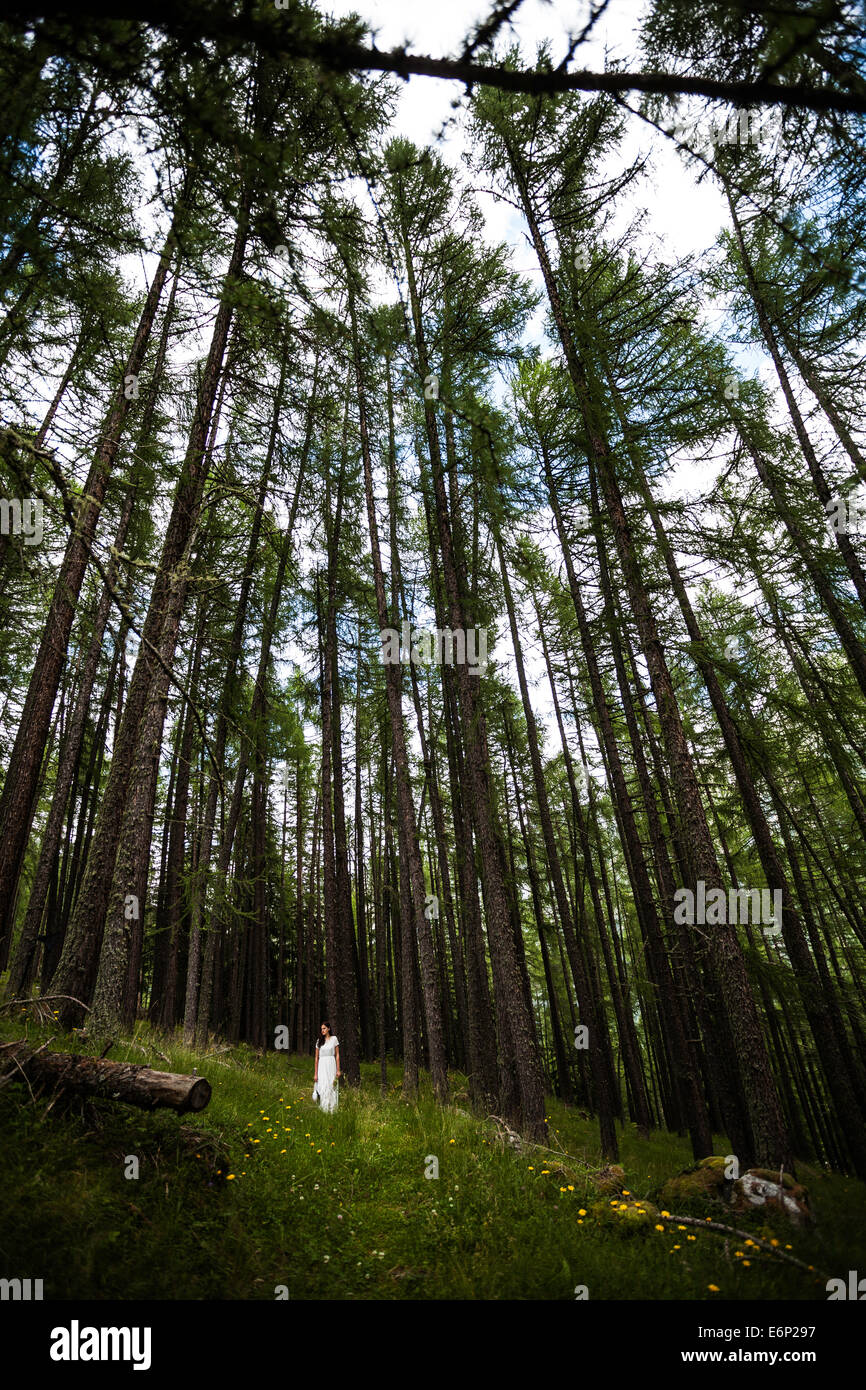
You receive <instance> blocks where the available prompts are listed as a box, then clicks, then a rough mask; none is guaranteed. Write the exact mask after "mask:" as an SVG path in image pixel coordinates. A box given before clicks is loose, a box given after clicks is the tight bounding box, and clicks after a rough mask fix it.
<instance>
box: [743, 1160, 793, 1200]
mask: <svg viewBox="0 0 866 1390" xmlns="http://www.w3.org/2000/svg"><path fill="white" fill-rule="evenodd" d="M749 1172H750V1173H754V1175H755V1177H756V1178H763V1179H764V1181H765V1182H775V1183H778V1181H779V1174H778V1172H776V1171H775V1170H774V1169H772V1168H750V1169H749ZM782 1186H783V1187H784V1189H785V1191H786V1192H790V1193H791V1195H792V1196H795V1197H797V1198H798V1200H802V1199H803V1198H805V1197H806V1196H807V1195H808V1194H807V1190H806V1188H805V1187H803V1185H802V1183H799V1182H797V1179H796V1178H793V1177H792V1176H791V1174H790V1173H783V1174H782Z"/></svg>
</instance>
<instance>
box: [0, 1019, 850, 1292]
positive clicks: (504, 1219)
mask: <svg viewBox="0 0 866 1390" xmlns="http://www.w3.org/2000/svg"><path fill="white" fill-rule="evenodd" d="M25 1031H26V1033H27V1035H28V1036H29V1037H30V1038H31V1039H33V1040H36V1041H42V1040H44V1039H45V1038H46V1037H47V1036H49V1034H48V1032H47V1031H46V1030H44V1029H42V1028H40V1027H39V1026H37V1025H34V1024H33V1023H32V1022H29V1023H28V1021H27V1018H26V1016H24V1015H22V1016H21V1017H20V1019H19V1020H16V1021H14V1022H12V1021H10V1019H9V1016H8V1015H6V1016H4V1018H3V1019H2V1021H0V1038H2V1039H4V1040H8V1039H10V1038H12V1037H20V1036H22V1035H23V1034H24V1033H25ZM136 1041H137V1043H138V1046H136V1045H135V1044H131V1043H129V1042H126V1043H124V1042H121V1043H119V1044H117V1045H116V1046H115V1047H114V1048H113V1049H112V1051H111V1054H110V1055H111V1057H112V1058H113V1059H114V1060H117V1061H132V1062H143V1061H146V1062H148V1063H149V1064H150V1065H153V1066H156V1067H160V1068H163V1067H164V1068H165V1069H166V1070H172V1071H179V1072H189V1071H191V1070H192V1068H193V1067H194V1066H196V1067H197V1068H198V1071H199V1074H200V1075H204V1076H206V1077H207V1078H208V1080H209V1081H210V1082H211V1085H212V1087H213V1097H212V1100H211V1103H210V1105H209V1107H208V1108H207V1110H205V1111H203V1112H202V1113H201V1114H199V1115H191V1116H186V1117H183V1118H181V1119H178V1117H177V1116H175V1115H173V1114H170V1113H167V1112H164V1111H157V1112H155V1113H153V1114H149V1113H145V1112H143V1111H139V1110H134V1109H132V1108H129V1107H127V1106H123V1105H119V1104H117V1105H112V1104H110V1103H108V1102H96V1103H94V1104H90V1105H87V1106H83V1105H82V1103H81V1102H75V1103H71V1104H69V1105H68V1106H67V1107H66V1108H65V1109H64V1108H63V1107H62V1106H61V1104H55V1105H53V1106H52V1107H51V1108H50V1109H49V1108H48V1100H47V1098H44V1097H43V1098H40V1099H39V1100H37V1101H36V1102H35V1103H34V1102H33V1101H32V1100H31V1098H30V1096H29V1095H28V1092H27V1088H26V1087H25V1086H24V1085H23V1084H18V1083H15V1084H12V1085H7V1086H4V1087H3V1088H2V1089H0V1193H2V1203H0V1275H2V1276H4V1277H15V1276H18V1277H22V1278H26V1277H30V1278H42V1279H43V1280H44V1291H45V1297H46V1298H51V1299H55V1298H59V1299H76V1300H77V1299H86V1298H127V1299H137V1298H160V1299H168V1298H186V1299H249V1298H253V1299H255V1298H262V1299H273V1298H274V1297H275V1290H276V1287H277V1286H279V1285H284V1286H286V1287H287V1289H288V1294H289V1297H290V1298H293V1299H298V1298H323V1297H328V1298H350V1299H351V1298H369V1299H446V1298H454V1299H507V1298H517V1299H573V1298H574V1297H575V1287H576V1286H577V1285H585V1286H586V1288H587V1290H588V1295H589V1298H590V1299H707V1300H712V1299H714V1298H722V1299H821V1300H825V1299H826V1297H827V1295H826V1291H825V1287H824V1285H825V1280H826V1278H827V1277H828V1276H830V1275H834V1276H835V1275H841V1276H842V1277H847V1271H848V1270H849V1269H857V1268H858V1262H859V1266H860V1267H862V1266H863V1263H864V1252H866V1187H864V1185H863V1184H862V1183H858V1182H856V1181H854V1180H853V1179H848V1178H845V1177H843V1176H839V1175H835V1174H826V1173H823V1172H820V1171H818V1170H815V1169H810V1168H808V1167H807V1166H806V1165H799V1166H798V1177H799V1179H800V1181H802V1182H804V1183H805V1184H806V1185H807V1187H808V1188H809V1192H810V1199H811V1204H812V1208H813V1210H814V1212H815V1214H816V1216H817V1222H816V1224H815V1226H814V1227H811V1228H809V1229H807V1230H800V1231H798V1230H794V1229H793V1228H791V1227H789V1226H788V1225H787V1223H785V1222H784V1221H783V1220H782V1218H779V1217H777V1218H774V1219H773V1220H771V1221H770V1222H768V1221H767V1219H766V1217H763V1218H762V1217H760V1216H758V1215H756V1216H750V1217H748V1218H731V1217H730V1216H729V1215H728V1214H727V1211H726V1209H725V1208H724V1207H722V1206H720V1205H718V1204H716V1205H713V1204H710V1203H705V1204H703V1205H700V1204H698V1205H697V1206H693V1207H692V1208H691V1209H690V1210H691V1214H697V1215H702V1216H705V1215H712V1216H714V1217H715V1218H716V1219H718V1220H721V1221H727V1222H729V1224H732V1225H740V1226H741V1227H743V1229H747V1230H748V1231H749V1232H750V1233H751V1234H752V1235H753V1236H755V1237H756V1238H757V1237H763V1238H771V1237H772V1238H776V1239H778V1240H779V1241H780V1242H781V1245H782V1246H783V1247H784V1246H785V1245H790V1246H791V1247H792V1251H791V1253H793V1254H795V1255H796V1256H798V1257H799V1258H800V1259H803V1260H804V1261H805V1262H806V1263H808V1264H812V1265H814V1266H815V1271H814V1272H813V1273H809V1272H807V1271H805V1270H800V1269H797V1268H794V1267H791V1266H786V1265H783V1264H782V1263H780V1262H779V1261H778V1260H777V1259H775V1258H774V1257H772V1256H769V1255H766V1256H765V1255H760V1254H753V1255H752V1258H751V1261H750V1265H749V1267H745V1265H744V1260H743V1258H740V1257H737V1255H736V1254H735V1251H737V1250H744V1245H743V1242H742V1240H739V1239H737V1238H734V1237H731V1238H730V1239H727V1238H720V1237H719V1236H716V1235H712V1234H710V1233H709V1232H705V1231H701V1230H695V1229H693V1228H691V1227H689V1228H688V1229H687V1230H677V1229H676V1225H677V1223H676V1222H675V1221H672V1220H667V1219H666V1220H664V1221H659V1223H658V1224H661V1225H663V1227H664V1230H663V1231H658V1230H656V1229H655V1225H656V1222H655V1220H652V1221H649V1222H647V1223H645V1225H643V1226H642V1227H640V1228H638V1229H634V1228H633V1225H632V1223H631V1222H628V1221H627V1220H626V1219H624V1218H619V1217H618V1216H617V1215H616V1214H615V1213H614V1211H613V1209H612V1208H611V1207H610V1205H609V1201H608V1200H607V1199H606V1200H605V1208H606V1209H605V1210H604V1211H602V1210H601V1208H600V1207H599V1206H598V1203H599V1197H598V1194H597V1192H596V1190H595V1188H594V1187H593V1185H592V1183H591V1181H590V1180H589V1178H588V1176H587V1170H588V1169H596V1168H598V1167H600V1166H601V1160H600V1158H599V1154H598V1148H597V1128H596V1126H595V1124H594V1123H593V1122H592V1121H588V1120H583V1119H581V1118H580V1116H579V1114H577V1113H576V1112H574V1111H573V1110H570V1109H569V1108H568V1107H566V1106H564V1105H562V1104H560V1103H558V1102H556V1101H553V1100H550V1101H549V1103H548V1104H549V1109H548V1114H549V1117H550V1122H551V1123H550V1132H551V1143H552V1145H554V1146H559V1145H561V1146H562V1149H563V1151H564V1152H563V1155H562V1156H561V1157H560V1158H559V1159H550V1157H549V1155H545V1154H544V1153H537V1152H536V1153H533V1152H532V1151H530V1150H527V1151H525V1152H523V1153H520V1154H518V1153H514V1152H513V1151H512V1150H511V1149H509V1148H507V1147H505V1146H503V1145H502V1143H501V1142H499V1141H498V1139H497V1127H496V1125H495V1124H494V1123H493V1122H492V1121H490V1120H485V1119H483V1118H479V1117H477V1116H474V1115H471V1114H469V1113H468V1103H467V1101H466V1100H465V1099H462V1100H461V1099H457V1100H456V1102H455V1103H454V1104H452V1105H451V1106H449V1107H448V1108H447V1109H444V1110H443V1109H441V1108H440V1107H438V1106H437V1105H436V1104H435V1103H434V1101H433V1099H432V1096H431V1094H430V1092H429V1090H428V1089H427V1087H426V1086H424V1087H422V1092H421V1095H420V1097H419V1099H418V1102H417V1104H408V1103H406V1102H405V1101H404V1100H403V1099H402V1097H401V1095H400V1069H399V1068H397V1067H391V1068H389V1082H390V1089H389V1092H388V1095H387V1096H386V1097H382V1095H381V1094H380V1091H379V1086H378V1067H377V1066H371V1067H366V1066H365V1067H364V1068H363V1082H362V1086H361V1088H360V1090H359V1091H352V1090H350V1089H349V1088H347V1087H345V1086H344V1087H343V1089H342V1090H341V1092H340V1103H339V1108H338V1111H337V1112H336V1114H334V1115H332V1116H328V1115H324V1114H322V1113H321V1111H319V1110H318V1108H317V1107H316V1106H315V1105H314V1104H313V1103H312V1101H311V1100H310V1091H311V1088H312V1059H310V1058H302V1057H287V1056H286V1055H285V1054H282V1053H270V1054H268V1055H265V1056H262V1055H260V1054H258V1053H255V1052H253V1051H252V1050H251V1049H249V1048H246V1047H236V1048H232V1049H231V1050H227V1051H224V1052H220V1053H219V1054H218V1055H211V1056H208V1057H202V1056H201V1055H200V1054H197V1053H195V1052H192V1051H190V1050H188V1049H186V1048H184V1047H182V1046H180V1045H178V1043H177V1042H175V1041H173V1040H166V1039H165V1038H162V1037H156V1036H155V1035H150V1034H148V1033H147V1032H146V1031H144V1030H141V1031H138V1032H137V1033H136ZM51 1046H52V1047H53V1048H56V1049H60V1048H65V1049H66V1050H76V1046H77V1045H76V1042H75V1040H74V1039H73V1038H64V1037H61V1036H58V1037H55V1039H54V1041H53V1042H52V1044H51ZM155 1049H159V1051H161V1052H162V1053H164V1055H165V1057H167V1058H168V1059H169V1061H168V1062H166V1061H165V1060H164V1058H160V1057H158V1056H157V1055H156V1051H155ZM452 1081H453V1091H454V1093H455V1095H458V1094H459V1093H460V1092H464V1091H465V1078H462V1077H460V1076H454V1077H453V1078H452ZM46 1112H47V1113H46ZM717 1152H720V1153H724V1152H726V1147H725V1144H724V1141H723V1140H721V1139H720V1140H719V1144H718V1147H717ZM126 1155H135V1156H137V1157H138V1158H139V1160H140V1175H139V1177H138V1178H137V1179H127V1178H125V1177H124V1167H125V1157H126ZM428 1155H434V1156H435V1157H436V1158H438V1161H439V1178H438V1180H437V1179H427V1178H425V1175H424V1174H425V1166H426V1160H427V1156H428ZM546 1160H548V1161H546ZM690 1161H691V1152H690V1149H689V1145H688V1143H687V1142H686V1141H685V1140H682V1139H680V1138H678V1137H677V1136H675V1135H669V1134H663V1133H656V1134H654V1135H653V1136H652V1137H651V1138H650V1139H649V1140H645V1141H642V1140H640V1139H639V1138H638V1137H637V1135H636V1133H635V1130H634V1129H633V1128H632V1127H630V1126H626V1127H625V1129H624V1130H623V1131H622V1134H621V1163H622V1165H623V1167H624V1169H625V1173H626V1181H625V1187H626V1189H628V1192H629V1197H625V1198H623V1200H624V1201H626V1202H628V1201H629V1200H630V1199H633V1198H638V1197H639V1198H649V1199H650V1200H653V1199H654V1198H655V1197H656V1195H657V1193H658V1189H659V1187H660V1186H661V1184H662V1183H663V1182H664V1180H665V1179H666V1178H668V1177H670V1176H672V1175H673V1174H675V1173H676V1172H678V1171H679V1170H680V1169H682V1168H684V1167H687V1166H688V1165H689V1163H690ZM545 1169H547V1170H548V1171H547V1172H546V1173H545V1172H544V1170H545ZM569 1187H571V1188H573V1191H572V1190H568V1189H569ZM562 1188H565V1189H566V1190H565V1191H562V1190H561V1189H562ZM593 1204H595V1206H596V1210H595V1211H592V1210H591V1207H592V1206H593ZM581 1210H583V1211H584V1212H585V1213H586V1214H585V1215H584V1216H583V1217H581V1216H580V1214H579V1213H580V1211H581ZM690 1235H691V1236H693V1237H694V1239H692V1240H689V1239H688V1236H690ZM675 1246H679V1247H680V1248H679V1249H674V1247H675ZM748 1253H749V1252H748V1250H746V1251H745V1254H746V1255H748ZM710 1284H715V1285H716V1286H717V1287H718V1289H719V1292H718V1293H717V1294H715V1293H713V1292H711V1291H710V1289H709V1285H710Z"/></svg>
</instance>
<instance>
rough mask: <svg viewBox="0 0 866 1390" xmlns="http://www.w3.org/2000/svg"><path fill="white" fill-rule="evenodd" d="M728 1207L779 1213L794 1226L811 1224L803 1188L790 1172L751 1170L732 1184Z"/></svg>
mask: <svg viewBox="0 0 866 1390" xmlns="http://www.w3.org/2000/svg"><path fill="white" fill-rule="evenodd" d="M731 1204H732V1207H733V1209H734V1211H736V1212H743V1213H744V1212H753V1211H756V1210H760V1209H761V1208H763V1209H764V1210H765V1211H766V1213H767V1214H768V1215H769V1214H772V1213H779V1214H780V1215H782V1216H784V1217H786V1218H787V1220H788V1221H790V1222H791V1223H792V1224H793V1225H795V1226H804V1225H805V1224H806V1223H807V1222H809V1221H813V1220H814V1217H813V1215H812V1213H811V1211H810V1210H809V1204H808V1200H807V1192H806V1189H805V1187H802V1186H801V1185H800V1183H798V1182H795V1181H794V1179H793V1178H792V1177H791V1174H790V1173H783V1174H782V1181H781V1183H780V1182H779V1174H778V1173H771V1172H770V1171H769V1170H768V1169H767V1168H750V1169H749V1170H748V1172H746V1173H744V1174H743V1176H742V1177H741V1178H739V1179H738V1180H737V1182H735V1183H734V1185H733V1192H732V1195H731Z"/></svg>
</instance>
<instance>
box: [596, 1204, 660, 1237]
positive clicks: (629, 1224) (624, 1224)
mask: <svg viewBox="0 0 866 1390" xmlns="http://www.w3.org/2000/svg"><path fill="white" fill-rule="evenodd" d="M589 1214H590V1216H591V1217H592V1219H593V1221H595V1222H596V1223H597V1224H598V1225H599V1226H607V1227H610V1228H611V1229H613V1228H616V1229H617V1230H620V1231H643V1230H646V1231H651V1230H652V1229H653V1227H654V1226H655V1224H656V1222H657V1221H658V1216H659V1213H658V1207H655V1206H653V1204H652V1202H645V1201H643V1200H640V1199H636V1198H634V1197H629V1198H625V1197H623V1198H621V1199H620V1200H619V1201H617V1200H616V1199H615V1198H608V1200H607V1201H599V1202H593V1204H592V1206H591V1207H590V1209H589Z"/></svg>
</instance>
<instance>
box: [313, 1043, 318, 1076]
mask: <svg viewBox="0 0 866 1390" xmlns="http://www.w3.org/2000/svg"><path fill="white" fill-rule="evenodd" d="M318 1079H319V1049H318V1048H316V1068H315V1071H314V1072H313V1080H314V1081H318Z"/></svg>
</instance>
